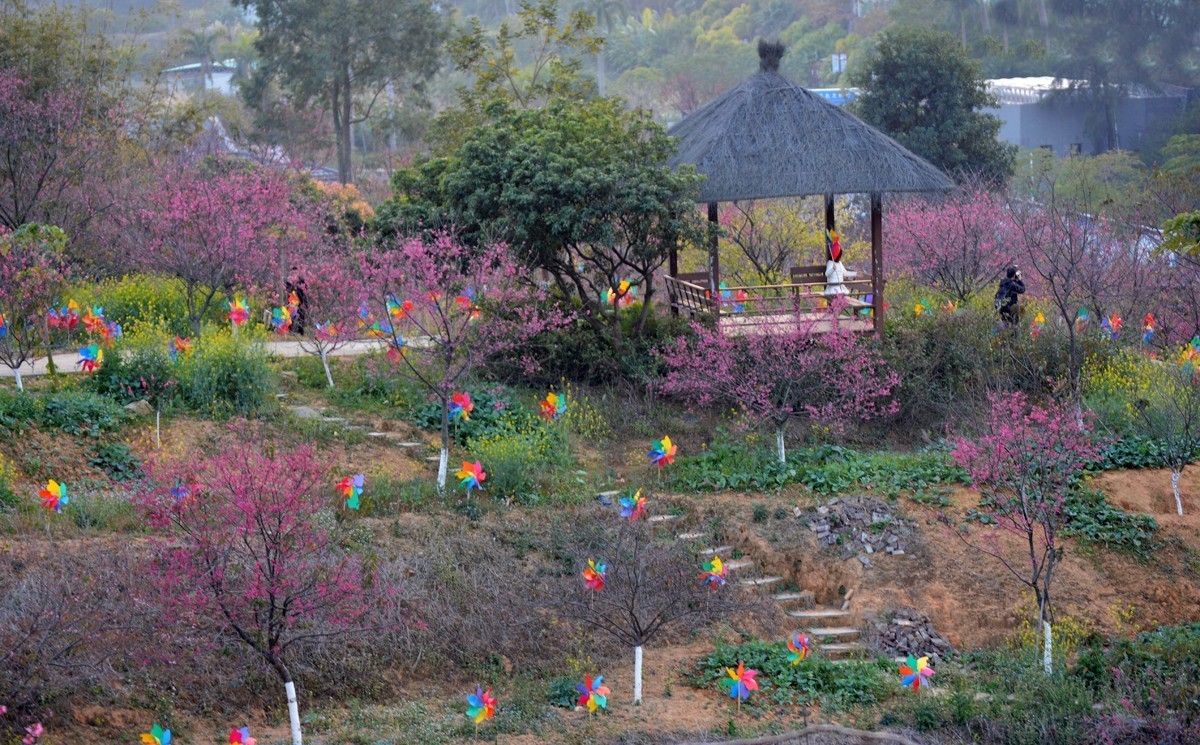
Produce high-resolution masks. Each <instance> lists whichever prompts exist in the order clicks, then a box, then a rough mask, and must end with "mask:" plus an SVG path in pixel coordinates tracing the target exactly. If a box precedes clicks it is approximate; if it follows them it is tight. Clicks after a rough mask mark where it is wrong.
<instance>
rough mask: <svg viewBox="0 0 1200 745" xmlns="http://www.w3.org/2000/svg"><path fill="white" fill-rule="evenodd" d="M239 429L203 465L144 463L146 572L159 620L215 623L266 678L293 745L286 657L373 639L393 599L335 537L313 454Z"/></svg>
mask: <svg viewBox="0 0 1200 745" xmlns="http://www.w3.org/2000/svg"><path fill="white" fill-rule="evenodd" d="M246 426H247V425H246V424H245V423H244V422H243V423H240V424H239V425H237V429H238V430H239V431H242V434H240V435H238V434H233V433H232V429H233V428H232V427H231V434H229V435H227V436H226V437H224V438H223V439H222V440H220V441H219V442H218V445H217V447H216V449H215V451H214V452H213V453H212V454H211V455H209V456H207V457H204V458H195V457H178V456H176V457H174V458H160V459H158V460H156V461H154V462H153V463H152V464H151V466H150V468H149V473H150V477H151V481H150V483H151V486H150V488H149V489H148V490H147V491H146V492H144V493H143V494H142V495H141V496H140V498H139V499H140V501H141V505H142V506H143V507H144V508H145V510H146V512H147V516H148V519H149V522H150V524H151V525H152V526H153V527H155V528H156V529H159V530H164V531H166V532H167V540H166V541H164V542H163V543H162V544H161V546H160V547H159V548H160V554H159V556H158V557H157V560H156V561H154V562H152V563H151V565H150V571H151V573H152V577H153V579H154V580H155V582H156V587H157V588H158V589H159V591H160V592H161V594H162V598H163V603H164V606H165V612H164V621H166V622H167V623H171V622H176V623H190V622H198V621H200V620H202V619H207V620H212V619H216V620H217V622H218V623H220V624H221V625H222V626H224V628H225V629H227V630H228V631H229V632H231V633H232V634H233V635H234V636H235V637H236V638H237V639H240V640H241V641H242V642H244V643H245V644H246V645H247V646H248V647H249V648H250V649H252V650H254V652H255V653H257V655H258V656H260V657H261V658H262V659H263V661H264V662H265V663H266V664H267V665H269V666H270V668H271V669H272V670H274V671H275V673H276V674H277V675H278V676H279V679H280V681H281V682H282V683H283V685H284V689H285V691H286V693H287V702H288V714H289V718H290V720H291V728H292V742H293V744H294V745H300V743H301V732H300V715H299V707H298V704H297V701H296V688H295V684H294V683H293V680H292V673H291V671H290V669H289V667H288V655H289V651H290V650H292V649H293V648H294V647H295V646H297V645H300V644H303V643H305V642H310V641H313V640H320V639H326V640H328V639H331V638H336V637H342V636H345V635H349V634H361V633H366V632H368V631H372V630H378V629H379V628H381V627H382V626H384V625H386V624H387V622H386V621H378V620H377V619H382V618H387V617H391V616H390V614H389V613H386V612H385V609H387V607H388V606H389V604H391V603H392V602H393V597H394V589H393V588H392V587H391V586H390V585H389V584H388V583H387V582H386V581H385V580H384V579H383V578H382V577H380V576H376V575H375V574H374V573H373V572H372V571H371V570H370V569H368V568H367V567H366V566H365V565H364V561H363V558H362V557H361V556H357V555H355V554H353V553H352V552H351V551H350V550H348V549H347V548H345V546H344V544H343V542H342V541H341V540H340V539H339V537H338V535H337V534H336V532H335V531H336V528H335V525H336V523H335V521H333V520H331V519H329V517H328V514H329V512H330V511H331V508H332V506H333V499H332V496H333V495H332V492H333V489H332V485H333V481H332V476H331V475H330V472H329V468H328V467H327V465H326V464H325V463H323V462H322V461H321V460H320V459H319V458H318V457H317V454H316V452H315V451H314V449H313V448H312V447H310V446H308V445H295V444H289V443H275V442H274V441H273V438H271V437H267V436H263V433H262V432H254V431H250V432H245V431H244V430H245V428H246ZM256 435H257V436H256Z"/></svg>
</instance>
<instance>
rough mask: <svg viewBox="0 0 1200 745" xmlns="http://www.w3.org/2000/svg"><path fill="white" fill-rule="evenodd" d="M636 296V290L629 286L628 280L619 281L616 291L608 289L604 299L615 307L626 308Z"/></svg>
mask: <svg viewBox="0 0 1200 745" xmlns="http://www.w3.org/2000/svg"><path fill="white" fill-rule="evenodd" d="M636 294H637V288H636V287H633V286H632V285H630V284H629V281H628V280H624V279H623V280H621V281H620V283H619V284H618V285H617V289H616V291H614V290H613V288H611V287H609V288H608V292H607V293H606V295H605V299H607V300H608V302H609V303H610V304H612V305H614V306H616V307H621V306H628V305H631V304H632V303H633V298H634V296H635V295H636Z"/></svg>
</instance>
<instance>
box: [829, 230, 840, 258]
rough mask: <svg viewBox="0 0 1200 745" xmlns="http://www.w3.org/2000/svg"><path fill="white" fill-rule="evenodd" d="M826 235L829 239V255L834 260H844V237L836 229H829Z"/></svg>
mask: <svg viewBox="0 0 1200 745" xmlns="http://www.w3.org/2000/svg"><path fill="white" fill-rule="evenodd" d="M825 235H826V236H827V237H828V240H829V256H830V257H831V258H832V259H833V260H834V261H841V260H842V237H841V236H840V235H838V232H837V231H836V230H827V231H825Z"/></svg>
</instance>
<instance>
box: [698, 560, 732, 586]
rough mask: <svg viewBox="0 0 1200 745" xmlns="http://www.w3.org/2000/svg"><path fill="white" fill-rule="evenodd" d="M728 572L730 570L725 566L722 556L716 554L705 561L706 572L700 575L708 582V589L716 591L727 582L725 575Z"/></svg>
mask: <svg viewBox="0 0 1200 745" xmlns="http://www.w3.org/2000/svg"><path fill="white" fill-rule="evenodd" d="M728 573H729V570H727V569H726V568H725V564H724V562H722V561H721V557H720V556H714V557H712V560H711V561H708V562H705V564H704V574H702V575H700V577H701V579H703V580H704V581H705V582H707V583H708V589H710V590H712V591H713V592H716V591H717V588H718V587H721V586H723V585H724V584H725V577H726V575H727V574H728Z"/></svg>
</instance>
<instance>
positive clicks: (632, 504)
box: [621, 489, 646, 523]
mask: <svg viewBox="0 0 1200 745" xmlns="http://www.w3.org/2000/svg"><path fill="white" fill-rule="evenodd" d="M644 514H646V498H645V497H643V496H642V490H641V489H638V490H637V494H634V495H633V496H632V497H621V517H627V518H629V522H631V523H632V522H637V519H638V518H639V517H641V516H642V515H644Z"/></svg>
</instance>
